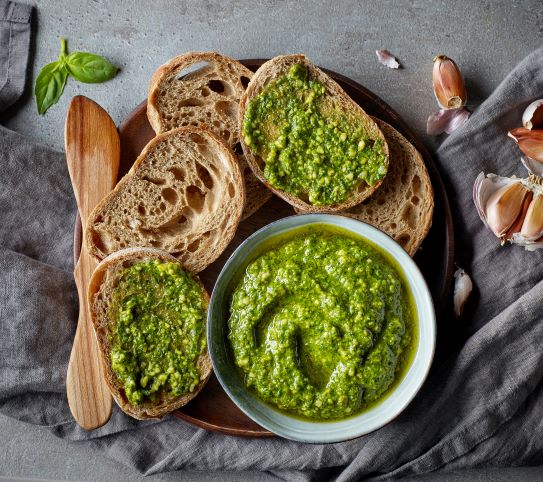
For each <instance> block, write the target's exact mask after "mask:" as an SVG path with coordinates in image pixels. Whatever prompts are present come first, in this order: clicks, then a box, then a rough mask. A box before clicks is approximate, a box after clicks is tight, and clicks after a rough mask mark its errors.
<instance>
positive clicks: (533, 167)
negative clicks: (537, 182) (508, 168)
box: [520, 156, 543, 178]
mask: <svg viewBox="0 0 543 482" xmlns="http://www.w3.org/2000/svg"><path fill="white" fill-rule="evenodd" d="M520 162H522V164H523V165H524V167H525V168H526V169H527V170H528V172H529V173H530V174H534V175H536V176H539V177H541V178H543V163H541V162H537V161H535V160H534V159H532V158H531V157H528V156H522V157H521V158H520Z"/></svg>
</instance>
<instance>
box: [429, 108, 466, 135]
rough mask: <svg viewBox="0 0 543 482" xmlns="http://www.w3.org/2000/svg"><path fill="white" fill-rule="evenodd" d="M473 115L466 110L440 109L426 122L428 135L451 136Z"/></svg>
mask: <svg viewBox="0 0 543 482" xmlns="http://www.w3.org/2000/svg"><path fill="white" fill-rule="evenodd" d="M470 115H471V113H470V112H469V111H468V110H466V109H464V108H461V109H439V110H438V111H437V112H434V113H433V114H430V117H428V120H427V121H426V133H427V134H428V135H430V136H437V135H439V134H443V132H446V133H447V134H451V133H452V132H454V131H455V130H456V129H458V128H459V127H461V126H462V125H463V124H464V122H466V121H467V120H468V118H469V116H470Z"/></svg>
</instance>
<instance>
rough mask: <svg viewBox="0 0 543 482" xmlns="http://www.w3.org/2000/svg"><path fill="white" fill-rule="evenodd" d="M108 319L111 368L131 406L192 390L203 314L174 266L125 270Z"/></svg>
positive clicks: (186, 277)
mask: <svg viewBox="0 0 543 482" xmlns="http://www.w3.org/2000/svg"><path fill="white" fill-rule="evenodd" d="M108 315H109V318H110V320H112V328H111V331H110V343H111V367H112V369H113V371H114V372H115V374H116V375H117V377H118V379H119V380H120V382H121V384H122V387H123V388H124V391H125V393H126V397H127V399H128V401H129V402H130V403H131V404H133V405H139V404H141V403H143V402H145V401H148V400H150V401H153V400H154V399H155V397H156V396H157V395H158V394H160V395H164V394H166V395H172V396H178V395H183V394H187V393H190V392H193V391H194V389H195V388H196V386H197V385H198V383H199V382H200V377H199V374H198V370H197V367H196V362H197V359H198V357H199V356H200V354H201V353H202V352H203V351H204V349H205V346H206V337H205V327H206V309H205V305H204V298H203V295H202V289H201V288H200V286H199V285H198V283H197V282H196V281H195V280H194V279H193V278H192V277H191V275H190V274H188V273H186V272H185V271H184V270H183V268H182V267H181V266H180V265H179V264H178V263H170V262H164V261H159V260H151V261H143V262H141V263H137V264H134V265H132V266H130V267H129V268H126V269H125V270H123V271H122V273H121V275H120V277H119V282H118V285H117V286H116V287H115V289H114V290H113V293H112V301H111V303H110V306H109V311H108Z"/></svg>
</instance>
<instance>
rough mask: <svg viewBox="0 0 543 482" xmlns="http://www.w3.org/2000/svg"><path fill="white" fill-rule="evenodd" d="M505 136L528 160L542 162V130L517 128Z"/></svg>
mask: <svg viewBox="0 0 543 482" xmlns="http://www.w3.org/2000/svg"><path fill="white" fill-rule="evenodd" d="M507 135H508V136H509V137H510V138H511V139H513V140H514V141H515V142H516V143H517V144H518V146H519V148H520V150H521V151H522V152H523V153H524V154H525V155H526V156H528V157H529V158H531V159H533V160H534V161H537V162H543V129H533V130H530V129H526V128H525V127H517V128H516V129H511V130H510V131H509V132H508V133H507Z"/></svg>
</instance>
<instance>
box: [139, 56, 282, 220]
mask: <svg viewBox="0 0 543 482" xmlns="http://www.w3.org/2000/svg"><path fill="white" fill-rule="evenodd" d="M201 62H206V63H210V64H213V65H215V66H217V67H218V71H216V72H215V73H214V75H213V77H214V78H219V79H221V80H223V81H225V82H226V81H227V82H228V83H229V86H231V87H232V88H233V92H232V93H231V94H230V95H228V96H222V95H216V94H214V93H211V95H209V96H208V97H206V98H205V100H206V102H207V101H208V99H211V98H214V97H217V98H220V100H218V102H223V101H225V100H232V101H235V104H236V108H237V104H238V103H239V98H240V97H241V96H242V95H243V93H244V92H245V86H244V85H243V84H242V82H241V78H243V77H246V78H247V79H251V77H252V76H253V72H251V71H250V70H249V69H247V68H246V67H245V66H244V65H243V64H241V63H240V62H238V61H237V60H234V59H233V58H231V57H228V56H226V55H221V54H218V53H215V52H187V53H185V54H182V55H179V56H177V57H174V58H173V59H171V60H169V61H168V62H166V63H165V64H164V65H162V66H160V67H159V68H158V69H157V70H156V71H155V72H154V74H153V76H152V77H151V81H150V83H149V91H148V96H147V118H148V119H149V123H150V124H151V127H152V128H153V130H154V131H155V132H156V133H157V134H161V133H163V132H166V131H168V130H170V129H171V128H172V127H181V125H175V126H172V125H171V121H170V123H167V122H165V112H162V110H161V108H160V96H161V95H164V91H167V90H168V88H167V86H166V85H165V84H167V83H168V81H169V80H170V78H171V77H172V76H176V78H177V76H178V75H179V73H181V72H182V71H183V70H185V69H187V68H188V67H190V66H191V65H194V64H196V63H201ZM189 90H190V89H189ZM191 96H192V97H194V98H196V99H198V100H200V101H203V100H204V98H203V97H202V94H201V93H200V92H199V91H198V92H191ZM215 101H217V99H215ZM211 102H213V101H211ZM191 113H194V112H191ZM184 119H185V121H186V122H187V123H189V125H197V126H206V127H207V128H208V129H209V130H211V131H212V132H214V133H215V134H217V135H218V136H219V137H221V138H223V139H224V140H225V141H226V142H227V143H228V144H229V145H230V147H231V148H232V149H235V148H236V145H237V144H238V143H239V140H240V139H239V137H240V133H239V129H238V126H237V114H236V113H234V114H233V116H232V117H231V121H230V122H231V124H232V126H230V128H229V129H224V127H225V126H224V125H223V123H222V120H221V118H220V115H218V114H217V113H216V111H215V110H214V111H213V113H212V112H208V117H207V118H206V119H205V121H202V120H200V119H198V117H197V116H191V117H185V118H184ZM213 121H215V122H216V123H217V126H215V125H214V124H213ZM224 132H227V133H228V138H224V135H223V134H224ZM235 155H236V157H237V159H238V162H239V163H240V168H241V169H242V175H243V177H244V180H245V191H246V204H245V208H244V211H243V214H242V219H246V218H248V217H249V216H251V215H252V214H253V213H254V212H256V211H257V210H258V209H260V207H262V205H263V204H264V203H265V202H266V201H268V200H269V199H270V197H271V196H272V193H271V191H269V190H268V189H266V188H265V187H264V186H262V185H261V183H260V182H259V180H258V179H257V178H256V177H255V176H254V174H253V173H252V171H251V170H250V169H249V168H248V165H247V161H246V160H245V158H244V157H243V156H242V155H240V154H239V153H236V154H235Z"/></svg>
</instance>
